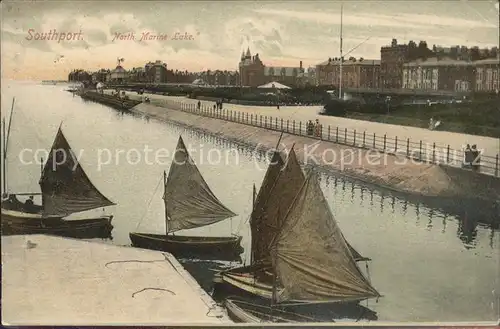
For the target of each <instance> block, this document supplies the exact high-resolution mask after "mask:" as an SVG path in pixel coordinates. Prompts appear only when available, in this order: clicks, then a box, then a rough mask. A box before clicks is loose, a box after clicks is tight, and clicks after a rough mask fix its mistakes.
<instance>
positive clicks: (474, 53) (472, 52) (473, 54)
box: [469, 47, 481, 61]
mask: <svg viewBox="0 0 500 329" xmlns="http://www.w3.org/2000/svg"><path fill="white" fill-rule="evenodd" d="M469 56H470V60H471V61H477V60H479V59H481V54H480V52H479V48H478V47H473V48H471V49H469Z"/></svg>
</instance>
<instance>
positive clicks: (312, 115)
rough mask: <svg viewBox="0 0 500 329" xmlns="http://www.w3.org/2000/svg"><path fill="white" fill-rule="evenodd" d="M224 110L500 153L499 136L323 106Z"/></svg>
mask: <svg viewBox="0 0 500 329" xmlns="http://www.w3.org/2000/svg"><path fill="white" fill-rule="evenodd" d="M105 92H109V91H105ZM125 93H126V94H127V95H128V96H129V97H130V98H131V99H137V100H140V99H141V97H142V96H141V95H137V93H132V92H125ZM148 97H149V98H150V99H151V104H155V105H159V106H165V105H166V104H167V103H168V102H172V101H175V102H181V103H184V104H193V105H196V103H197V102H198V100H197V99H190V98H185V97H176V96H164V95H150V94H148ZM201 105H202V106H206V107H209V108H210V107H212V106H213V105H214V102H209V101H201ZM224 110H229V111H236V112H242V113H248V114H249V115H250V114H253V115H254V116H255V115H257V116H261V115H262V116H263V117H264V116H268V117H272V118H278V119H283V120H290V122H292V121H293V120H295V121H296V122H303V123H305V122H307V121H309V120H316V119H318V120H319V121H320V122H321V124H322V125H323V127H325V129H327V127H328V126H331V129H332V131H334V130H335V129H336V128H339V130H340V131H343V130H344V129H347V130H349V131H357V132H358V133H360V134H362V133H363V132H366V134H367V136H372V135H374V134H376V135H377V136H384V135H386V136H387V138H388V139H394V138H395V137H397V139H398V140H399V141H405V140H407V139H410V141H411V142H413V143H418V142H419V141H422V143H423V144H424V145H433V143H436V145H437V146H438V147H439V148H446V147H447V146H449V147H450V148H451V149H453V150H462V149H463V147H465V145H466V144H470V145H473V144H476V145H477V147H478V148H479V149H482V154H483V156H488V157H490V158H495V156H496V155H497V154H499V153H500V139H498V138H491V137H484V136H477V135H469V134H461V133H452V132H447V131H438V130H429V129H422V128H416V127H408V126H400V125H394V124H387V123H379V122H370V121H363V120H354V119H348V118H340V117H332V116H323V115H320V114H319V113H318V112H319V111H320V110H321V106H283V107H280V109H279V110H278V109H277V108H276V107H273V106H243V105H236V104H224Z"/></svg>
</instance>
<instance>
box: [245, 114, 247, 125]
mask: <svg viewBox="0 0 500 329" xmlns="http://www.w3.org/2000/svg"><path fill="white" fill-rule="evenodd" d="M245 122H246V123H247V124H248V112H247V119H246V120H245Z"/></svg>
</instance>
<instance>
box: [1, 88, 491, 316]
mask: <svg viewBox="0 0 500 329" xmlns="http://www.w3.org/2000/svg"><path fill="white" fill-rule="evenodd" d="M64 89H65V86H64V85H56V86H47V85H38V84H35V83H19V82H16V83H14V82H9V81H3V83H2V118H4V117H8V114H9V113H8V112H9V111H10V107H11V103H12V98H13V97H16V102H15V111H14V116H13V121H12V127H11V135H10V140H9V146H8V147H9V149H8V156H9V157H8V166H7V167H8V170H7V182H8V189H9V191H11V192H39V187H38V179H39V174H40V165H39V163H37V161H35V160H38V159H39V158H40V157H43V156H44V154H43V152H44V150H47V149H49V148H50V146H51V144H52V142H53V139H54V137H55V134H56V132H57V129H58V127H59V126H60V125H61V124H62V129H63V132H64V134H65V136H66V138H67V139H68V141H69V143H70V145H71V146H72V148H73V150H74V151H75V153H76V154H80V155H81V158H80V162H81V164H82V166H83V168H84V169H85V171H86V173H87V175H88V176H89V178H90V179H91V181H92V182H93V183H94V184H95V185H96V186H97V188H98V189H99V190H100V191H101V192H102V193H103V194H104V195H106V196H107V197H108V198H110V199H111V200H112V201H114V202H115V203H116V204H117V205H116V206H114V207H110V208H109V209H106V210H105V212H106V213H108V214H113V215H114V220H113V224H114V226H115V229H114V231H113V240H112V241H110V242H109V243H114V244H118V245H129V244H130V241H129V238H128V234H129V232H131V231H141V232H151V233H162V232H163V231H164V208H163V202H162V200H161V193H162V189H163V188H162V186H161V181H162V175H163V171H164V170H166V171H167V172H168V169H169V162H170V159H171V158H170V157H161V158H159V159H157V160H158V161H155V152H158V150H160V149H166V150H167V151H169V152H173V150H174V149H175V146H176V144H177V140H178V138H179V135H180V134H182V136H183V137H184V140H185V142H186V144H187V145H188V147H190V148H191V149H192V150H193V153H192V157H193V159H194V161H195V162H196V163H197V164H198V166H199V168H200V171H201V173H202V174H203V175H204V177H205V179H206V181H207V183H208V184H209V186H210V187H211V188H212V191H213V192H214V194H215V195H216V196H217V197H218V198H219V199H220V200H221V201H222V202H223V203H224V204H225V205H226V206H227V207H228V208H229V209H231V210H233V211H234V212H235V213H237V214H238V216H236V217H235V218H233V219H232V220H228V221H225V222H221V223H217V224H214V225H211V226H208V227H205V228H201V229H195V230H190V231H189V232H179V234H191V235H211V236H221V235H229V234H231V233H238V234H241V235H242V236H243V241H242V245H243V247H244V248H245V250H246V251H245V253H244V255H243V259H244V261H245V260H248V259H249V257H248V252H249V250H250V246H249V244H250V236H249V224H248V218H249V215H250V211H251V205H252V185H253V184H256V186H257V188H259V186H260V183H261V181H262V179H263V176H264V173H265V169H266V160H265V159H264V157H259V156H255V155H254V152H253V150H252V149H251V148H248V147H246V146H244V145H236V144H234V143H230V142H228V141H224V140H221V139H220V138H217V137H213V136H207V135H205V134H201V133H196V132H193V131H189V130H186V129H184V128H182V127H178V126H175V125H172V124H166V123H162V122H158V121H155V120H150V119H147V118H143V117H140V116H139V117H138V116H132V115H127V114H125V115H124V114H121V113H119V112H117V111H115V110H113V109H111V108H108V107H105V106H102V105H99V104H95V103H88V102H84V101H83V100H82V99H81V98H80V97H73V95H72V94H71V93H68V92H65V91H64ZM23 149H24V150H25V151H24V152H21V151H22V150H23ZM145 149H146V150H147V149H149V150H151V151H149V158H148V159H146V158H145V155H146V153H147V151H145ZM211 149H217V150H219V151H220V152H219V154H220V155H221V157H222V160H226V161H221V162H219V163H217V161H216V160H217V152H215V151H210V150H211ZM37 150H38V153H36V152H37ZM35 153H36V156H35ZM157 154H158V153H157ZM162 154H163V155H164V156H165V155H166V153H165V151H163V153H162ZM20 155H23V158H22V160H23V161H24V162H25V163H26V164H22V163H21V159H20ZM127 156H128V158H127ZM210 160H212V161H210ZM30 161H31V162H33V163H32V164H27V163H28V162H30ZM99 164H100V165H99ZM320 178H321V185H322V188H323V191H324V194H325V196H326V198H327V199H328V201H329V202H330V206H331V209H332V211H333V213H334V215H335V217H336V219H337V221H338V223H339V225H340V227H341V229H342V231H343V232H344V235H345V236H346V238H347V240H348V241H349V242H350V243H351V244H352V245H353V246H354V247H355V248H356V249H357V250H358V251H359V252H360V253H361V254H363V255H364V256H367V257H370V258H371V259H372V262H371V263H370V266H369V276H370V279H371V281H372V284H373V285H374V286H375V288H376V289H377V290H378V291H379V292H380V293H381V294H382V295H383V296H384V297H383V298H380V300H379V301H378V303H376V302H375V301H368V304H367V303H366V302H363V305H365V306H368V308H370V309H371V310H373V311H375V312H377V314H378V318H379V320H381V321H487V320H489V321H490V320H496V319H498V314H500V313H499V305H498V302H496V303H495V298H498V296H499V291H500V287H499V281H498V277H499V268H500V263H499V252H498V249H499V245H500V233H499V232H498V230H496V229H494V228H493V227H490V226H488V225H485V224H481V223H480V222H482V221H483V220H482V218H478V217H474V215H471V214H469V215H468V216H466V215H465V214H462V213H461V210H458V209H457V211H453V209H452V210H450V209H448V210H447V211H446V212H444V211H442V210H439V209H437V208H432V207H429V206H426V205H425V204H421V203H417V202H415V201H409V200H408V199H406V198H405V197H402V196H395V195H393V194H391V193H389V192H388V191H385V190H383V189H380V188H376V187H373V186H368V185H364V184H361V183H359V182H354V181H350V180H346V179H344V178H342V177H341V176H338V175H337V174H335V173H330V172H322V173H321V176H320ZM102 212H103V210H102V209H99V210H95V211H91V212H90V213H92V214H95V213H97V214H101V213H102ZM88 213H89V212H87V214H88ZM84 215H86V214H81V215H79V216H84ZM477 216H494V215H491V214H490V215H484V214H482V215H477ZM310 238H314V237H310ZM185 264H186V267H187V269H188V270H190V271H193V275H194V276H195V277H196V278H204V279H205V280H206V281H207V282H209V281H210V275H212V274H213V273H214V272H213V271H210V270H209V271H205V272H204V273H199V272H198V271H201V270H200V269H199V267H197V266H194V265H193V263H192V262H188V261H185ZM213 266H216V265H213ZM208 267H210V266H208ZM362 267H363V270H365V269H364V265H363V266H362ZM207 282H201V284H202V285H203V286H204V287H206V288H207V289H209V286H208V284H207Z"/></svg>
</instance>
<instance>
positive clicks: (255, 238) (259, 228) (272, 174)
mask: <svg viewBox="0 0 500 329" xmlns="http://www.w3.org/2000/svg"><path fill="white" fill-rule="evenodd" d="M283 165H284V160H283V157H282V156H281V153H280V152H278V151H275V152H274V153H273V156H272V158H271V163H270V164H269V167H268V168H267V171H266V174H265V176H264V180H263V181H262V185H261V187H260V189H259V193H258V194H257V197H256V199H255V203H254V208H253V211H252V216H251V219H250V229H251V232H252V250H251V257H252V263H255V262H258V261H259V260H262V259H263V258H264V257H263V255H264V254H265V253H268V250H269V244H268V243H267V244H266V241H264V240H262V239H261V235H262V234H263V233H264V232H265V231H266V230H267V229H268V228H267V226H266V223H265V222H264V220H265V219H266V216H265V213H266V211H267V209H266V204H267V199H268V198H269V197H270V195H271V190H272V188H273V186H274V183H275V181H276V179H277V178H278V176H279V173H280V171H281V169H282V167H283Z"/></svg>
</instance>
